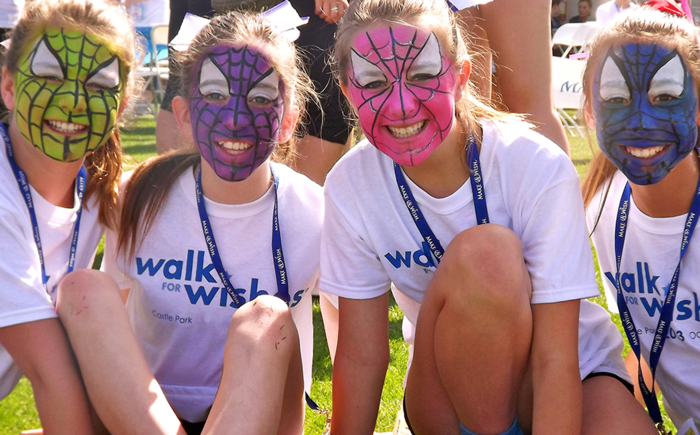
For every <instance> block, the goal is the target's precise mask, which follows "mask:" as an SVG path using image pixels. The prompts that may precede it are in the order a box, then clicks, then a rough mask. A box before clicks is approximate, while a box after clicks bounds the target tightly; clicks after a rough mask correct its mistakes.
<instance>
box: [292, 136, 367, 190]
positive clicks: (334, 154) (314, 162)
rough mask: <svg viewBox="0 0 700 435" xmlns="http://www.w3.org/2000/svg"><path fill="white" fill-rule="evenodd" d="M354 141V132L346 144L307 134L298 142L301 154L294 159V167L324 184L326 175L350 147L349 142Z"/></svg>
mask: <svg viewBox="0 0 700 435" xmlns="http://www.w3.org/2000/svg"><path fill="white" fill-rule="evenodd" d="M352 141H353V135H352V134H351V135H350V137H349V138H348V141H347V143H346V144H345V145H343V144H338V143H335V142H328V141H325V140H322V139H319V138H317V137H315V136H310V135H306V136H304V137H303V138H301V139H300V140H299V141H298V142H297V152H298V153H299V155H298V156H297V157H296V158H295V159H294V164H293V167H294V168H295V169H296V170H297V171H298V172H300V173H302V174H304V175H306V176H307V177H309V178H310V179H311V180H313V181H314V182H316V184H319V185H321V186H323V184H324V183H325V182H326V175H328V172H330V170H331V168H332V167H333V165H335V163H336V162H337V161H338V160H339V159H340V158H341V157H342V156H343V154H345V151H347V150H348V148H349V146H348V144H351V143H352Z"/></svg>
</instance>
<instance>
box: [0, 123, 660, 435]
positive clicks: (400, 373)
mask: <svg viewBox="0 0 700 435" xmlns="http://www.w3.org/2000/svg"><path fill="white" fill-rule="evenodd" d="M569 140H570V144H571V158H572V160H573V162H574V164H575V165H576V168H577V170H578V172H579V175H581V176H582V175H583V170H584V167H585V165H586V163H587V162H588V161H589V160H590V158H591V151H590V148H589V146H588V143H587V142H586V140H585V139H581V138H574V137H572V138H569ZM122 141H123V146H124V151H125V153H127V154H129V155H130V156H131V157H130V158H129V159H127V162H126V163H127V164H131V163H135V162H139V161H143V160H145V159H146V158H148V157H149V156H152V155H155V121H154V119H153V117H151V116H143V117H141V118H140V119H138V121H137V122H135V123H134V124H133V125H132V126H131V127H129V129H125V130H123V131H122ZM100 251H101V248H100ZM100 259H101V256H99V257H98V259H97V261H99V260H100ZM596 269H597V266H596ZM597 274H598V277H597V279H598V285H599V286H600V285H601V281H600V274H599V273H597ZM391 302H392V303H391V307H390V313H389V320H390V323H389V336H390V340H391V343H390V347H391V362H390V367H389V370H388V372H387V377H386V382H385V385H384V391H383V393H382V404H381V408H380V411H379V419H378V422H377V431H380V432H382V431H390V430H391V429H392V427H393V425H394V420H395V418H396V413H397V411H398V410H399V407H400V403H401V399H402V397H403V389H402V383H403V377H404V374H405V368H406V363H407V360H408V346H407V345H406V344H405V343H404V342H403V339H402V336H401V320H402V319H403V314H402V313H401V310H400V309H399V308H398V306H397V305H396V303H395V302H394V301H393V298H392V301H391ZM596 302H598V303H600V304H602V305H603V306H605V304H604V299H603V297H602V296H601V297H599V298H597V301H596ZM613 320H614V321H615V322H616V324H617V325H618V328H621V326H620V321H619V316H617V315H614V316H613ZM620 330H621V329H620ZM314 334H315V335H314V362H313V379H314V383H313V387H312V391H311V396H312V397H313V399H314V400H316V401H317V402H318V403H319V405H321V407H325V408H329V407H330V405H331V377H332V366H331V362H330V358H329V356H328V348H327V345H326V341H325V336H324V332H323V325H322V321H321V316H320V310H319V307H318V302H317V301H314ZM628 350H629V346H626V349H625V352H627V351H628ZM664 415H665V414H664ZM324 422H325V420H324V417H322V416H320V415H316V414H314V413H313V412H311V411H310V410H308V408H307V419H306V430H305V433H306V434H308V435H319V434H321V433H322V431H323V425H324ZM667 423H668V424H669V425H670V420H668V419H667ZM38 427H40V423H39V418H38V416H37V412H36V408H35V407H34V400H33V396H32V391H31V386H30V384H29V382H28V381H27V380H26V379H25V378H23V379H22V380H21V381H20V383H19V385H18V387H17V388H16V389H15V390H14V391H13V393H12V394H11V395H10V396H8V397H7V398H6V399H5V400H3V401H0V435H6V434H7V435H9V434H18V433H19V432H20V431H22V430H27V429H33V428H38ZM669 427H671V428H672V429H673V426H672V425H670V426H669Z"/></svg>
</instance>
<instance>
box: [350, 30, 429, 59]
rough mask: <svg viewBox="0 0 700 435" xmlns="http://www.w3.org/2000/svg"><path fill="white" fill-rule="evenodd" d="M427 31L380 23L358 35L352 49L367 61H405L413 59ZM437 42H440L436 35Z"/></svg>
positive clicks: (423, 42) (422, 44) (424, 41)
mask: <svg viewBox="0 0 700 435" xmlns="http://www.w3.org/2000/svg"><path fill="white" fill-rule="evenodd" d="M432 33H434V32H432V31H429V30H424V29H419V28H416V27H413V26H408V25H402V24H391V25H390V24H388V23H380V24H378V25H376V26H373V27H371V28H370V29H369V30H367V31H364V32H362V33H359V34H358V35H357V36H356V37H355V40H354V41H353V44H352V48H353V49H354V50H355V51H356V52H357V53H358V54H360V55H361V56H363V57H365V58H366V59H368V60H369V61H372V62H379V61H381V60H405V59H407V58H411V57H415V56H416V55H417V54H418V52H419V51H420V49H421V48H423V46H425V43H426V42H427V40H428V38H429V37H430V35H431V34H432ZM436 36H438V41H440V42H441V45H442V41H441V38H440V36H439V35H438V33H437V32H436Z"/></svg>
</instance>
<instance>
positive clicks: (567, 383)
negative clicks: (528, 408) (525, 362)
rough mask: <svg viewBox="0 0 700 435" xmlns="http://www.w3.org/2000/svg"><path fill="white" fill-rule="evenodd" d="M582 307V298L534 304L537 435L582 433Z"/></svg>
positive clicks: (533, 351) (535, 415)
mask: <svg viewBox="0 0 700 435" xmlns="http://www.w3.org/2000/svg"><path fill="white" fill-rule="evenodd" d="M579 308H580V301H579V300H572V301H566V302H557V303H552V304H533V305H532V316H533V332H532V350H531V363H532V384H533V409H532V415H533V425H532V433H533V434H535V435H542V434H580V433H581V413H582V392H581V374H580V372H579V366H578V317H579Z"/></svg>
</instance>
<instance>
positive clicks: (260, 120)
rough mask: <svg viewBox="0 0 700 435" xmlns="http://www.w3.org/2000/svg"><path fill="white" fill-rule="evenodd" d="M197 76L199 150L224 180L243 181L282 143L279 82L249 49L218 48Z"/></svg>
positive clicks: (194, 103)
mask: <svg viewBox="0 0 700 435" xmlns="http://www.w3.org/2000/svg"><path fill="white" fill-rule="evenodd" d="M198 73H199V79H198V80H196V81H195V83H194V84H193V86H192V89H191V90H190V116H191V120H192V135H193V137H194V140H195V145H196V146H197V149H198V150H199V152H200V153H201V154H202V157H204V160H206V161H207V163H209V165H210V166H211V167H212V169H214V172H215V173H216V175H218V176H219V177H220V178H222V179H224V180H226V181H242V180H245V179H246V178H248V177H249V176H250V175H251V174H252V173H253V171H255V170H256V169H257V168H258V167H260V165H262V164H263V163H264V162H265V161H266V160H267V158H268V157H270V155H271V154H272V152H273V151H274V149H275V146H276V145H277V142H278V140H279V136H280V129H281V125H282V115H283V112H284V96H283V89H282V87H283V85H282V83H281V81H280V78H279V76H278V74H277V73H276V72H275V71H274V69H273V68H272V67H271V66H270V64H269V63H268V61H267V60H266V59H265V57H264V56H263V55H262V54H261V53H259V52H258V51H257V50H255V49H254V48H252V47H250V46H243V47H241V48H234V47H231V46H228V45H222V46H218V47H215V48H214V49H213V50H212V51H211V52H210V53H209V54H208V55H207V56H205V58H204V60H203V61H202V63H201V64H200V66H199V70H198Z"/></svg>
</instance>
